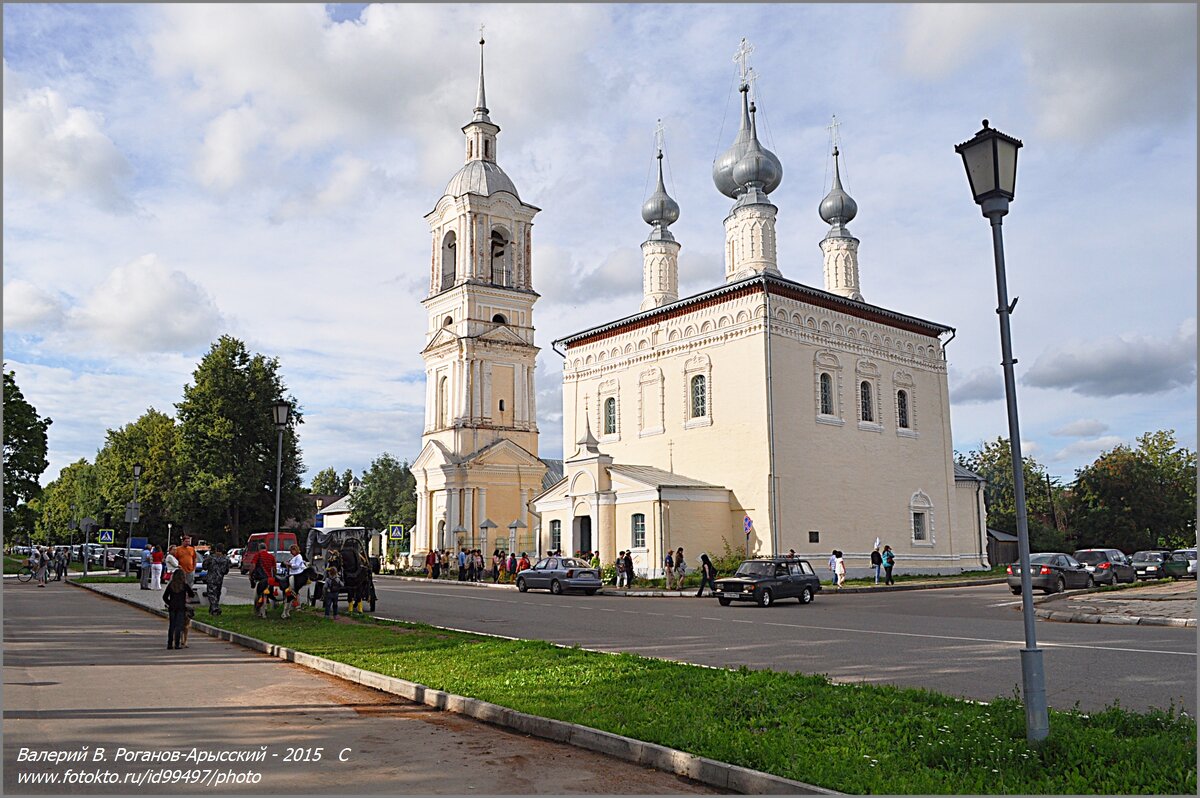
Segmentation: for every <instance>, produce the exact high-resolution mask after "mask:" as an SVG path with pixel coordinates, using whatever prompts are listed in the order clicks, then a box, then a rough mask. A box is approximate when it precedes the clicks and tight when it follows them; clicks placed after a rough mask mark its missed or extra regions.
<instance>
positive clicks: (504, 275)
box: [492, 230, 512, 285]
mask: <svg viewBox="0 0 1200 798" xmlns="http://www.w3.org/2000/svg"><path fill="white" fill-rule="evenodd" d="M511 255H512V248H511V247H510V246H509V245H508V240H507V239H505V237H504V234H503V233H501V232H500V231H499V230H493V231H492V282H493V283H494V284H495V285H508V284H509V276H510V275H511V274H512V270H511V269H510V268H509V263H510V258H511Z"/></svg>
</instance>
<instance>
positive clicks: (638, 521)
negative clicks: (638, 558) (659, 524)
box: [629, 513, 646, 549]
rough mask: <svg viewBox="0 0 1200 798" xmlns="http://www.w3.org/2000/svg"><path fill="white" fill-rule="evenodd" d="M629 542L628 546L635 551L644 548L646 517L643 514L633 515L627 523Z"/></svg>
mask: <svg viewBox="0 0 1200 798" xmlns="http://www.w3.org/2000/svg"><path fill="white" fill-rule="evenodd" d="M629 527H630V530H629V540H630V544H629V545H630V546H631V547H632V548H635V549H644V548H646V516H645V514H643V513H634V514H633V517H632V518H631V519H630V522H629Z"/></svg>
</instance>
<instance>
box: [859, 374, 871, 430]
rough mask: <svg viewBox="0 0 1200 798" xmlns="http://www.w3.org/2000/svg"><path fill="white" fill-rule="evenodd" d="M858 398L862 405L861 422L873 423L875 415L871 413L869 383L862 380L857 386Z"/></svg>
mask: <svg viewBox="0 0 1200 798" xmlns="http://www.w3.org/2000/svg"><path fill="white" fill-rule="evenodd" d="M858 393H859V398H860V399H861V404H862V418H861V420H862V421H874V420H875V414H874V413H873V412H872V411H871V383H869V382H867V381H866V380H863V381H862V382H861V383H859V385H858Z"/></svg>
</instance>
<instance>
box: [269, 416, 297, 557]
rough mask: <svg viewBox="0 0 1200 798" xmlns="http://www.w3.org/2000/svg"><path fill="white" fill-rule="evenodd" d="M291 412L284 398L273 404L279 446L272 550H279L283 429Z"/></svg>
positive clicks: (276, 461)
mask: <svg viewBox="0 0 1200 798" xmlns="http://www.w3.org/2000/svg"><path fill="white" fill-rule="evenodd" d="M291 413H292V406H291V404H290V403H288V402H286V401H284V400H283V399H280V400H279V401H277V402H275V403H274V404H273V405H271V414H272V417H273V418H274V419H275V429H277V430H279V447H278V450H277V454H276V458H275V543H274V545H273V546H272V549H271V550H272V552H276V551H279V488H280V485H281V483H282V481H283V431H284V430H285V429H287V425H288V417H289V416H290V415H291Z"/></svg>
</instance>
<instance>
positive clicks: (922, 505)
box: [908, 490, 937, 547]
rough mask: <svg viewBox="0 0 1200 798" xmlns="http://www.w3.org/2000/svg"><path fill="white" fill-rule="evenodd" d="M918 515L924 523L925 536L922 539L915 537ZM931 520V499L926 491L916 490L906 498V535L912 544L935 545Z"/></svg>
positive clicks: (935, 539) (932, 519)
mask: <svg viewBox="0 0 1200 798" xmlns="http://www.w3.org/2000/svg"><path fill="white" fill-rule="evenodd" d="M918 517H920V519H921V521H922V523H923V525H924V530H923V531H924V533H925V537H924V538H923V539H918V538H917V521H918ZM933 521H934V518H933V500H932V499H930V498H929V494H928V493H926V492H925V491H923V490H918V491H917V492H916V493H914V494H913V495H912V497H911V498H910V499H909V500H908V537H909V541H910V542H911V543H912V545H914V546H929V547H933V546H935V545H937V538H936V537H934V529H935V527H934V523H933Z"/></svg>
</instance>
